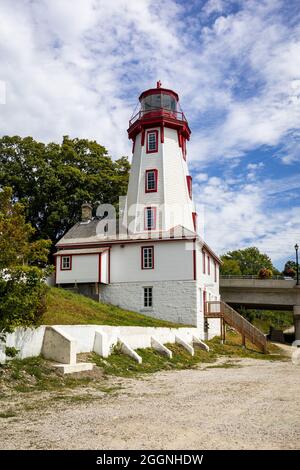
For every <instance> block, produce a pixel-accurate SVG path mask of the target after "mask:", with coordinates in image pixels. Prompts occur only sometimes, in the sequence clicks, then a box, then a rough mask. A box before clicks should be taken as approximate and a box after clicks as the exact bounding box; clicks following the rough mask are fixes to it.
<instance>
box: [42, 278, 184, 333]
mask: <svg viewBox="0 0 300 470" xmlns="http://www.w3.org/2000/svg"><path fill="white" fill-rule="evenodd" d="M39 323H40V324H41V325H111V326H166V327H170V328H171V327H172V328H175V327H183V326H187V325H182V324H177V323H171V322H167V321H164V320H157V319H155V318H151V317H148V316H146V315H142V314H140V313H136V312H130V311H128V310H123V309H122V308H119V307H115V306H114V305H109V304H104V303H101V302H100V303H99V302H96V301H94V300H92V299H89V298H87V297H84V296H82V295H80V294H74V293H73V292H69V291H66V290H64V289H58V288H57V287H52V288H50V289H49V292H48V294H47V310H46V312H45V313H44V314H43V316H42V317H41V318H40V321H39Z"/></svg>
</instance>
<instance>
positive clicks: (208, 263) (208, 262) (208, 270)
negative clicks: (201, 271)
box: [207, 256, 210, 275]
mask: <svg viewBox="0 0 300 470" xmlns="http://www.w3.org/2000/svg"><path fill="white" fill-rule="evenodd" d="M207 274H208V275H210V257H209V256H208V257H207Z"/></svg>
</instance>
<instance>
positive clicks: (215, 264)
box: [215, 262, 217, 282]
mask: <svg viewBox="0 0 300 470" xmlns="http://www.w3.org/2000/svg"><path fill="white" fill-rule="evenodd" d="M215 282H217V263H216V262H215Z"/></svg>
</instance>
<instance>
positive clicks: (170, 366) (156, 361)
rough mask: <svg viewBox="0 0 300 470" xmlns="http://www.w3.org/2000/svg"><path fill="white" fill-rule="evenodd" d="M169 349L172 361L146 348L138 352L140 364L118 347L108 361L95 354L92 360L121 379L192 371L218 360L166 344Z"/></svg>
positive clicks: (108, 373) (198, 350)
mask: <svg viewBox="0 0 300 470" xmlns="http://www.w3.org/2000/svg"><path fill="white" fill-rule="evenodd" d="M166 346H167V348H168V349H170V350H171V351H172V353H173V357H172V359H169V358H168V357H166V356H163V355H161V354H159V353H158V352H157V351H155V350H153V349H150V348H145V349H137V350H136V352H137V353H138V354H139V355H140V356H141V358H142V360H143V362H142V364H138V363H137V362H136V361H134V359H132V358H131V357H129V356H126V355H124V354H122V353H121V352H120V351H119V350H118V347H116V348H115V349H114V351H113V353H112V354H111V355H110V356H109V357H108V358H106V359H104V358H102V357H101V356H98V355H97V354H95V353H93V354H92V355H91V360H92V361H93V362H94V363H95V364H96V365H97V366H99V367H101V368H102V369H103V371H104V373H105V374H107V375H117V376H121V377H135V376H139V375H142V374H152V373H154V372H158V371H160V370H175V369H177V370H179V369H191V368H193V367H195V366H197V364H198V363H199V362H208V363H209V362H214V361H215V360H216V358H215V357H214V356H213V355H211V354H210V353H207V352H206V351H202V350H201V349H198V348H195V355H194V356H191V355H190V354H189V353H188V352H187V351H186V350H185V349H184V348H183V347H182V346H180V345H178V344H166Z"/></svg>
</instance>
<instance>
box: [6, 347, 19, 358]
mask: <svg viewBox="0 0 300 470" xmlns="http://www.w3.org/2000/svg"><path fill="white" fill-rule="evenodd" d="M18 352H19V350H18V349H17V348H15V347H14V346H12V347H10V346H6V348H5V354H6V356H8V357H16V356H17V355H18Z"/></svg>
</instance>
